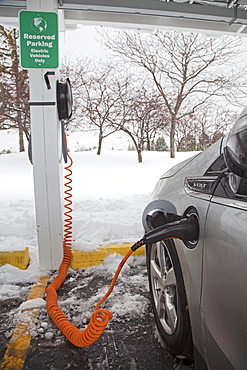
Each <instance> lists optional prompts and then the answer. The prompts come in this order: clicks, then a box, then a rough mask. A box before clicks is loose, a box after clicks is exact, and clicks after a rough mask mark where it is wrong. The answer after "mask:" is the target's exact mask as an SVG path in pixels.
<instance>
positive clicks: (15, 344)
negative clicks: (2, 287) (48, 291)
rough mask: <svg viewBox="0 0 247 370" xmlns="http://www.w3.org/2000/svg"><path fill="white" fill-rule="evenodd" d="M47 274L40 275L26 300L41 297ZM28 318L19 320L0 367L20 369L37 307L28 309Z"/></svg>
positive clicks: (37, 313)
mask: <svg viewBox="0 0 247 370" xmlns="http://www.w3.org/2000/svg"><path fill="white" fill-rule="evenodd" d="M48 279H49V276H45V277H42V278H41V279H40V280H39V281H38V282H37V283H35V284H34V285H33V286H32V288H31V290H30V293H29V295H28V297H27V301H28V300H30V299H35V298H43V296H44V292H45V288H46V285H47V282H48ZM28 311H29V316H30V319H29V320H28V321H19V323H18V324H17V326H16V327H15V330H14V332H13V334H12V337H11V339H10V341H9V344H8V347H7V349H6V352H5V355H4V358H3V361H2V363H1V367H0V369H4V370H6V369H8V370H22V369H23V366H24V363H25V360H26V356H27V352H28V348H29V345H30V342H31V339H32V336H31V328H32V326H33V325H34V324H35V321H36V319H37V317H38V315H39V311H40V310H39V309H37V308H36V309H28Z"/></svg>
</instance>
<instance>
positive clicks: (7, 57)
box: [0, 25, 30, 152]
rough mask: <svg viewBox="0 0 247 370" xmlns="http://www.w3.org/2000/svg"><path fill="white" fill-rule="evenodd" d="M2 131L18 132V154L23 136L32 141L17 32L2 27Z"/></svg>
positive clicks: (0, 90) (0, 51) (22, 144)
mask: <svg viewBox="0 0 247 370" xmlns="http://www.w3.org/2000/svg"><path fill="white" fill-rule="evenodd" d="M0 60H1V62H0V78H1V80H0V95H1V100H0V129H1V130H7V129H17V130H18V132H19V150H20V152H21V151H24V150H25V148H24V140H23V133H24V134H25V135H26V138H27V139H28V140H29V137H30V110H29V104H28V98H29V88H28V75H27V71H25V70H22V69H21V68H20V66H19V47H18V31H17V30H16V29H15V28H13V29H10V28H5V27H3V26H1V25H0Z"/></svg>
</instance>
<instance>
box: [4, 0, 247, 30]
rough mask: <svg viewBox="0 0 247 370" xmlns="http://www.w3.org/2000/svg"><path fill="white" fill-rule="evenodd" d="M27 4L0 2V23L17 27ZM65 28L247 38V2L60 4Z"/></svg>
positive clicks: (93, 0) (87, 0)
mask: <svg viewBox="0 0 247 370" xmlns="http://www.w3.org/2000/svg"><path fill="white" fill-rule="evenodd" d="M21 9H26V1H25V0H0V23H8V24H11V23H16V21H17V16H18V11H19V10H21ZM58 9H60V10H61V11H62V12H63V13H64V17H65V24H66V25H67V26H69V25H72V24H84V25H92V24H94V25H97V24H100V25H106V26H112V27H127V28H139V29H144V30H145V29H157V28H159V29H179V30H186V31H200V32H207V33H216V34H221V35H222V34H235V35H241V36H247V27H246V26H247V0H173V1H172V0H171V1H170V0H58Z"/></svg>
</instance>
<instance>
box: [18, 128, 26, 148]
mask: <svg viewBox="0 0 247 370" xmlns="http://www.w3.org/2000/svg"><path fill="white" fill-rule="evenodd" d="M19 151H20V152H25V146H24V137H23V130H22V129H21V128H20V127H19Z"/></svg>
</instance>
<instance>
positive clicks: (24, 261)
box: [0, 248, 30, 270]
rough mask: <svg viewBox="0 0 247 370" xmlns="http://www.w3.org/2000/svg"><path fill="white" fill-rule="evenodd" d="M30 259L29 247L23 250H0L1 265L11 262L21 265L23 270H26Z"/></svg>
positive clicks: (20, 267)
mask: <svg viewBox="0 0 247 370" xmlns="http://www.w3.org/2000/svg"><path fill="white" fill-rule="evenodd" d="M29 261H30V256H29V250H28V248H25V249H24V250H22V251H14V252H0V265H4V264H5V263H9V264H10V265H13V266H16V267H19V269H21V270H25V269H26V268H27V266H28V264H29Z"/></svg>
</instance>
